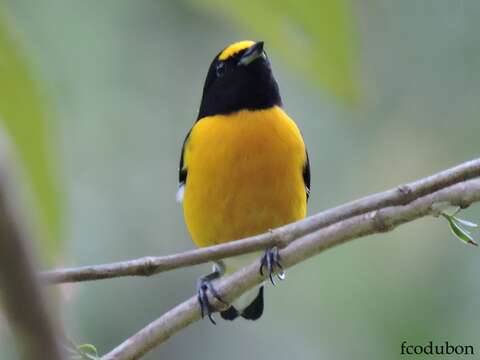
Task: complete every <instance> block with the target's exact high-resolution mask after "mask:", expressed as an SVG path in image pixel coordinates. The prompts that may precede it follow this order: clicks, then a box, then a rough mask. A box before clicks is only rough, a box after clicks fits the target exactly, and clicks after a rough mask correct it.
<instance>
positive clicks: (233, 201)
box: [183, 107, 307, 247]
mask: <svg viewBox="0 0 480 360" xmlns="http://www.w3.org/2000/svg"><path fill="white" fill-rule="evenodd" d="M184 159H185V166H186V168H187V170H188V176H187V181H186V184H185V193H184V200H183V209H184V215H185V222H186V224H187V227H188V229H189V231H190V234H191V236H192V239H193V241H194V242H195V243H196V244H197V245H198V246H200V247H202V246H210V245H214V244H219V243H224V242H228V241H232V240H238V239H240V238H244V237H248V236H252V235H256V234H259V233H263V232H265V231H267V230H269V229H272V228H275V227H278V226H281V225H284V224H287V223H290V222H293V221H296V220H299V219H302V218H304V217H305V216H306V210H307V209H306V208H307V204H306V194H305V185H304V182H303V176H302V170H303V166H304V164H305V159H306V156H305V146H304V143H303V139H302V136H301V134H300V131H299V130H298V128H297V126H296V125H295V123H294V122H293V120H291V119H290V118H289V117H288V115H286V114H285V112H284V111H283V110H282V109H281V108H279V107H274V108H271V109H267V110H259V111H241V112H238V113H235V114H233V115H228V116H223V115H217V116H211V117H206V118H203V119H202V120H200V121H198V122H197V123H196V124H195V126H194V127H193V129H192V131H191V133H190V137H189V140H188V142H187V143H186V146H185V157H184Z"/></svg>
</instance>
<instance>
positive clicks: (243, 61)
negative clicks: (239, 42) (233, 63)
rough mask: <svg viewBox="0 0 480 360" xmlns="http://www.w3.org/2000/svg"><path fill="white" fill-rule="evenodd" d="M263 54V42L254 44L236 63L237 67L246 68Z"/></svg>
mask: <svg viewBox="0 0 480 360" xmlns="http://www.w3.org/2000/svg"><path fill="white" fill-rule="evenodd" d="M262 54H263V41H259V42H256V43H255V44H253V45H252V46H250V47H249V48H248V49H247V51H245V53H244V54H243V55H242V57H241V58H240V60H239V61H238V65H243V66H247V65H249V64H250V63H252V62H253V61H255V60H257V59H258V58H259V57H261V56H262Z"/></svg>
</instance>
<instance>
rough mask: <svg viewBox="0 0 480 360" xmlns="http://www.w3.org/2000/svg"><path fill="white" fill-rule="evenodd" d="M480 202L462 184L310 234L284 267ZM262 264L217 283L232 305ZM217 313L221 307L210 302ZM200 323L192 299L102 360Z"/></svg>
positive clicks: (285, 256)
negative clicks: (441, 211)
mask: <svg viewBox="0 0 480 360" xmlns="http://www.w3.org/2000/svg"><path fill="white" fill-rule="evenodd" d="M477 201H480V179H473V180H468V181H463V182H460V183H458V184H455V185H451V186H449V187H446V188H443V189H440V190H438V191H436V192H433V193H431V194H426V195H425V194H424V195H420V196H418V197H417V198H416V199H414V200H413V201H410V202H409V203H408V204H406V205H396V206H386V207H383V208H381V209H377V210H373V211H370V212H366V213H363V214H360V215H356V216H353V217H350V218H348V219H345V220H342V221H338V222H336V223H334V224H331V225H329V226H327V227H325V228H322V229H320V230H317V231H315V232H313V233H310V234H308V235H305V236H303V237H301V238H300V239H297V240H296V241H294V242H292V243H291V244H290V245H288V246H287V247H285V248H284V249H282V250H280V257H281V259H282V264H283V266H284V267H291V266H293V265H295V264H297V263H299V262H301V261H304V260H306V259H308V258H310V257H312V256H314V255H317V254H319V253H321V252H323V251H325V250H326V249H329V248H331V247H333V246H336V245H339V244H342V243H344V242H346V241H350V240H353V239H355V238H359V237H363V236H366V235H370V234H374V233H381V232H387V231H391V230H393V229H394V228H395V227H396V226H398V225H400V224H403V223H406V222H409V221H413V220H415V219H418V218H421V217H424V216H427V215H438V211H439V204H441V206H444V205H446V204H449V205H451V206H459V207H462V208H465V207H467V206H469V205H470V204H472V203H474V202H477ZM258 269H259V264H258V263H257V262H254V263H252V264H250V265H249V266H247V267H245V268H243V269H241V270H239V271H237V272H235V273H234V274H233V275H231V276H229V277H227V278H225V279H222V280H220V281H219V283H218V284H216V289H217V291H218V293H219V294H220V296H221V297H222V298H223V299H225V300H226V301H228V302H231V301H233V300H235V298H237V297H238V296H240V295H241V294H242V293H244V292H245V291H247V290H249V289H250V288H252V287H253V286H255V285H257V284H259V283H260V282H262V281H263V280H264V278H263V277H262V276H260V274H259V271H258ZM211 300H212V303H213V304H214V306H216V308H217V309H220V308H221V304H218V302H216V301H215V299H213V298H212V299H211ZM199 319H200V309H199V306H198V302H197V298H196V297H192V298H190V299H188V300H187V301H185V302H183V303H181V304H180V305H178V306H176V307H175V308H173V309H171V310H170V311H168V312H167V313H166V314H164V315H162V316H161V317H160V318H158V319H157V320H155V321H153V322H152V323H150V324H149V325H147V326H146V327H145V328H143V329H142V330H140V331H139V332H138V333H136V334H134V335H133V336H132V337H130V338H128V339H127V340H125V341H124V342H123V343H122V344H120V345H119V346H118V347H116V348H115V349H113V350H112V351H111V352H109V353H108V354H106V355H105V356H104V357H103V358H102V359H103V360H114V359H115V360H127V359H138V358H140V357H141V356H142V355H144V354H145V353H147V352H148V351H150V350H151V349H153V348H154V347H155V346H158V345H159V344H161V343H163V342H164V341H166V340H167V339H168V338H170V337H171V336H173V335H174V334H176V333H177V332H179V331H180V330H182V329H183V328H185V327H187V326H188V325H190V324H191V323H193V322H194V321H197V320H199Z"/></svg>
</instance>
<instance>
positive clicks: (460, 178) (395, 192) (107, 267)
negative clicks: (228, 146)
mask: <svg viewBox="0 0 480 360" xmlns="http://www.w3.org/2000/svg"><path fill="white" fill-rule="evenodd" d="M479 176H480V159H476V160H472V161H468V162H465V163H463V164H461V165H458V166H456V167H453V168H451V169H448V170H445V171H442V172H440V173H437V174H435V175H432V176H429V177H427V178H424V179H421V180H418V181H415V182H412V183H409V184H405V185H402V186H398V187H397V188H394V189H391V190H388V191H385V192H382V193H378V194H375V195H371V196H367V197H364V198H362V199H359V200H356V201H352V202H350V203H347V204H344V205H341V206H338V207H335V208H332V209H330V210H327V211H324V212H321V213H318V214H316V215H314V216H311V217H309V218H307V219H304V220H301V221H298V222H296V223H293V224H289V225H285V226H283V227H280V228H277V229H275V230H273V231H271V232H268V233H266V234H261V235H258V236H254V237H250V238H248V239H244V240H238V241H235V242H231V243H227V244H221V245H216V246H211V247H208V248H203V249H198V250H191V251H186V252H182V253H179V254H175V255H168V256H158V257H154V256H148V257H143V258H139V259H134V260H128V261H121V262H115V263H110V264H102V265H92V266H82V267H78V268H66V269H57V270H51V271H46V272H43V273H41V274H40V278H41V279H42V280H43V281H44V282H46V283H51V284H56V283H65V282H78V281H89V280H100V279H108V278H114V277H122V276H150V275H154V274H158V273H160V272H164V271H169V270H173V269H177V268H180V267H186V266H192V265H197V264H202V263H206V262H209V261H215V260H220V259H223V258H226V257H231V256H236V255H240V254H245V253H248V252H255V251H259V250H263V249H266V248H269V247H273V246H277V247H279V248H283V247H285V246H287V245H288V244H290V243H291V242H292V241H294V240H295V239H297V238H299V237H301V236H304V235H306V234H309V233H311V232H314V231H316V230H319V229H321V228H324V227H326V226H328V225H331V224H334V223H336V222H338V221H342V220H345V219H348V218H351V217H353V216H356V215H360V214H364V213H367V212H370V211H373V210H377V209H381V208H384V207H388V206H397V205H405V204H408V203H410V202H412V201H413V200H415V199H417V198H419V197H422V196H424V195H427V194H431V193H433V192H435V191H438V190H440V189H443V188H446V187H448V186H451V185H454V184H457V183H461V182H464V181H466V180H469V179H472V178H475V177H479Z"/></svg>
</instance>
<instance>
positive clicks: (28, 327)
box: [0, 129, 63, 360]
mask: <svg viewBox="0 0 480 360" xmlns="http://www.w3.org/2000/svg"><path fill="white" fill-rule="evenodd" d="M7 147H8V146H7V140H6V139H5V137H4V134H3V133H2V131H1V129H0V297H1V300H2V305H3V306H4V309H5V315H6V317H7V319H8V322H9V324H10V326H11V327H12V330H13V333H14V335H15V336H16V339H17V343H18V345H19V350H20V353H21V354H22V359H51V360H60V359H62V358H63V357H62V352H61V348H60V345H59V341H58V337H57V334H56V332H55V329H54V326H53V321H52V320H51V318H50V316H49V315H50V314H49V312H48V310H47V306H46V304H45V301H44V297H43V294H42V293H41V289H40V286H39V285H38V283H37V279H36V276H35V272H34V266H33V260H32V256H31V254H30V246H31V241H30V240H31V239H30V238H29V236H28V235H29V234H27V232H26V226H25V224H23V223H22V221H21V220H22V217H21V216H19V211H18V204H17V201H16V198H15V196H14V195H16V194H15V190H16V188H15V187H14V186H13V184H12V179H11V172H12V171H13V170H15V169H14V167H13V164H12V162H11V161H9V160H10V159H9V157H8V149H7Z"/></svg>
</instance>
